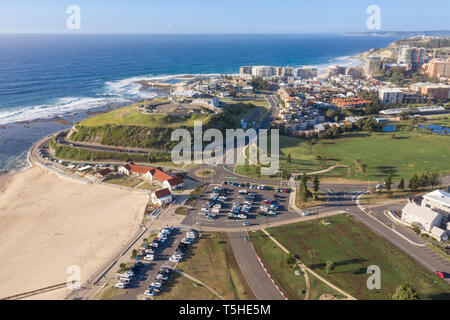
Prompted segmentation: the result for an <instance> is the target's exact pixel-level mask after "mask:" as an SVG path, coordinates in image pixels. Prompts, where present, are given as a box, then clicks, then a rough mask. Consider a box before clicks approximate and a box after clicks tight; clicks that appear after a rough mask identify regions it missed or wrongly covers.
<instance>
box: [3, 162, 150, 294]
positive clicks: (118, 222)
mask: <svg viewBox="0 0 450 320" xmlns="http://www.w3.org/2000/svg"><path fill="white" fill-rule="evenodd" d="M5 179H6V177H0V190H1V191H0V261H3V263H2V266H1V267H0V283H1V285H0V298H3V297H7V296H10V295H14V294H18V293H24V292H28V291H31V290H35V289H39V288H43V287H47V286H52V285H56V284H59V283H64V282H66V281H67V280H68V277H69V276H70V274H68V273H67V272H66V271H67V268H68V267H69V266H71V265H76V266H79V267H80V270H81V281H82V282H83V281H84V280H86V279H87V278H89V276H90V275H91V274H92V273H93V272H95V271H96V270H97V269H98V268H99V267H100V266H102V265H103V264H104V263H105V262H106V261H107V260H108V259H109V258H111V256H112V255H114V254H115V253H116V252H117V250H118V249H119V248H120V247H121V246H122V245H123V244H124V243H126V242H127V241H128V240H129V239H130V237H131V236H132V235H133V234H134V233H135V232H136V231H137V228H138V225H139V223H140V222H141V220H142V216H143V213H144V208H145V205H146V201H147V196H146V195H145V194H139V193H132V192H130V191H127V190H122V189H116V188H112V187H108V186H102V185H97V184H89V185H88V184H83V183H80V182H75V181H70V180H69V179H62V178H59V177H58V176H56V175H55V174H52V173H49V172H46V171H44V170H43V169H41V168H37V167H33V168H31V169H28V170H26V171H24V172H21V173H18V174H15V175H13V176H12V177H11V180H10V181H9V182H8V183H7V184H6V185H5V186H4V188H3V190H2V189H1V184H2V182H4V180H5ZM67 293H68V289H62V290H57V291H52V292H47V293H44V294H40V295H35V296H32V297H30V299H61V298H63V297H64V296H65V295H66V294H67Z"/></svg>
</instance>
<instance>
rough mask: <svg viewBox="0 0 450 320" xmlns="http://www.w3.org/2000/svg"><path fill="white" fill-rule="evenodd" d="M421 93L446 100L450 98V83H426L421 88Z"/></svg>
mask: <svg viewBox="0 0 450 320" xmlns="http://www.w3.org/2000/svg"><path fill="white" fill-rule="evenodd" d="M420 93H421V94H423V95H426V96H430V97H433V98H436V99H439V100H442V101H446V100H448V99H449V98H450V85H447V84H442V83H426V84H424V85H423V86H422V87H421V88H420Z"/></svg>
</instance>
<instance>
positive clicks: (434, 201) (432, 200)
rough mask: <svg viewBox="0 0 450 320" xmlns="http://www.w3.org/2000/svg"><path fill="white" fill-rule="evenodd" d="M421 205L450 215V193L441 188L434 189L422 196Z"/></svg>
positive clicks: (447, 215) (446, 215)
mask: <svg viewBox="0 0 450 320" xmlns="http://www.w3.org/2000/svg"><path fill="white" fill-rule="evenodd" d="M422 206H423V207H426V208H430V209H432V210H434V211H437V212H439V213H441V214H442V215H444V216H445V217H447V219H448V217H449V216H450V193H448V192H445V191H443V190H434V191H432V192H430V193H427V194H426V195H424V196H423V200H422Z"/></svg>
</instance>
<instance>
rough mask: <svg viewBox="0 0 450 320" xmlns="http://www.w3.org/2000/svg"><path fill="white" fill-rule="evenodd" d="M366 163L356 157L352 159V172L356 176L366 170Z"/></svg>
mask: <svg viewBox="0 0 450 320" xmlns="http://www.w3.org/2000/svg"><path fill="white" fill-rule="evenodd" d="M366 168H367V165H366V164H365V163H363V162H362V161H361V159H356V160H355V161H353V174H354V175H355V176H357V175H358V174H360V173H362V172H366Z"/></svg>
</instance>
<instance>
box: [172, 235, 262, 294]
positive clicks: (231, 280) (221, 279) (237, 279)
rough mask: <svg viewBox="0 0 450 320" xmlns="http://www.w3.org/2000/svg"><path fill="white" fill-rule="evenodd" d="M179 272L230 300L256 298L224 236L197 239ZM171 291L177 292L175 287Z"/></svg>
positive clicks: (178, 266)
mask: <svg viewBox="0 0 450 320" xmlns="http://www.w3.org/2000/svg"><path fill="white" fill-rule="evenodd" d="M177 269H180V270H182V271H184V272H186V273H187V274H189V275H191V276H193V277H194V278H196V279H198V280H200V281H202V282H203V283H205V284H206V285H208V286H210V287H211V288H213V289H214V290H216V291H217V292H218V293H219V294H220V295H221V296H223V297H224V298H225V299H229V300H248V299H251V300H252V299H256V298H255V296H254V295H253V292H252V291H251V289H250V287H249V286H248V284H247V282H246V281H245V278H244V276H243V275H242V272H241V270H240V269H239V266H238V264H237V261H236V259H235V257H234V253H233V249H232V248H231V244H230V242H229V241H228V239H227V235H226V234H225V233H212V234H210V237H204V238H200V239H198V240H197V241H196V242H195V243H194V244H193V245H192V248H191V249H189V251H188V253H187V254H186V256H185V258H184V260H183V261H182V262H180V263H178V265H177ZM174 290H177V288H176V287H174Z"/></svg>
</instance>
